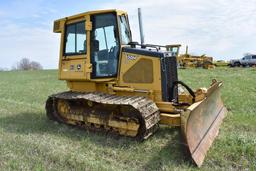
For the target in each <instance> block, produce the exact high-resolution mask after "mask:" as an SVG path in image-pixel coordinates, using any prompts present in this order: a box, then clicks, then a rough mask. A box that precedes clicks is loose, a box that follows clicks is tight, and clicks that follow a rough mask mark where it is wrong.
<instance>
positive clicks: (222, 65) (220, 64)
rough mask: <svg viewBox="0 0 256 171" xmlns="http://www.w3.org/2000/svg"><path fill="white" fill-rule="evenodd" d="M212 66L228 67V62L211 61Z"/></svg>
mask: <svg viewBox="0 0 256 171" xmlns="http://www.w3.org/2000/svg"><path fill="white" fill-rule="evenodd" d="M213 65H214V66H215V67H227V66H229V65H230V64H229V62H227V61H225V60H217V61H213Z"/></svg>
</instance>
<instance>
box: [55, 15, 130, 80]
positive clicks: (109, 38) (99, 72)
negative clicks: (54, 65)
mask: <svg viewBox="0 0 256 171" xmlns="http://www.w3.org/2000/svg"><path fill="white" fill-rule="evenodd" d="M54 32H55V33H62V36H61V38H62V41H61V42H62V43H61V49H62V50H61V52H60V63H59V68H60V79H62V80H90V79H99V78H115V77H116V76H117V73H118V63H119V56H120V51H121V48H122V46H125V45H128V43H129V42H131V40H132V38H131V31H130V28H129V23H128V17H127V14H126V13H125V12H122V11H118V10H102V11H91V12H86V13H82V14H78V15H75V16H70V17H66V18H63V19H60V20H56V21H55V22H54ZM88 75H89V76H88Z"/></svg>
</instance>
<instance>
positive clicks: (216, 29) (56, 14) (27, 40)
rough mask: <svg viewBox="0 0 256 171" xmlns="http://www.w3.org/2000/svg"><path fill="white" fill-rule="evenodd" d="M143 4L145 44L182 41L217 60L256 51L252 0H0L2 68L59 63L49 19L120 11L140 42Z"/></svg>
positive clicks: (196, 52) (194, 51)
mask: <svg viewBox="0 0 256 171" xmlns="http://www.w3.org/2000/svg"><path fill="white" fill-rule="evenodd" d="M138 7H140V8H142V13H143V24H144V25H143V26H144V34H145V42H146V43H149V44H161V45H167V44H177V43H178V44H182V49H181V52H182V53H184V51H185V46H186V45H188V46H189V52H190V53H191V54H194V55H202V54H207V55H209V56H213V57H214V58H215V59H224V60H229V59H233V58H241V57H242V56H243V54H244V53H256V43H255V42H256V0H245V1H241V0H214V1H212V0H178V1H177V0H157V1H155V0H139V1H138V0H129V1H124V0H108V1H103V0H93V1H89V0H76V1H70V0H50V1H49V0H22V1H21V0H12V1H7V0H0V23H1V24H0V51H1V53H0V61H1V62H0V68H11V67H12V66H13V65H15V64H16V63H17V62H18V61H19V60H20V59H22V58H25V57H26V58H29V59H31V60H33V61H37V62H39V63H41V64H42V65H43V67H44V68H45V69H55V68H57V67H58V57H59V56H58V54H59V41H60V35H59V34H56V33H53V32H52V27H53V21H54V20H56V19H59V18H63V17H66V16H70V15H74V14H77V13H82V12H86V11H89V10H98V9H114V8H117V9H121V10H125V11H127V12H128V14H129V19H130V25H131V29H132V34H133V40H134V41H138V42H139V41H140V38H139V28H138V17H137V8H138Z"/></svg>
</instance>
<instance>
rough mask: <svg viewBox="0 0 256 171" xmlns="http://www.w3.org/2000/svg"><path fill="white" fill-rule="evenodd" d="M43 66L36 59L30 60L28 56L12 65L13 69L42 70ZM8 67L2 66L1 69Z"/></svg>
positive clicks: (4, 69) (5, 69)
mask: <svg viewBox="0 0 256 171" xmlns="http://www.w3.org/2000/svg"><path fill="white" fill-rule="evenodd" d="M42 69H43V66H42V65H41V64H40V63H39V62H36V61H30V59H28V58H22V59H21V60H20V61H19V62H17V63H16V64H15V65H13V66H12V68H11V70H22V71H28V70H42ZM7 70H8V69H7V68H0V71H7Z"/></svg>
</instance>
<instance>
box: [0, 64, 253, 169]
mask: <svg viewBox="0 0 256 171" xmlns="http://www.w3.org/2000/svg"><path fill="white" fill-rule="evenodd" d="M179 77H180V80H183V81H185V82H186V83H187V84H189V85H191V86H192V87H193V88H197V87H207V86H208V85H209V83H210V82H211V79H213V78H217V79H218V80H223V81H224V87H223V89H222V98H223V100H224V103H225V105H226V107H227V108H228V109H229V113H228V115H227V117H226V118H225V120H224V123H223V124H222V126H221V129H220V134H219V136H218V138H217V139H216V141H215V142H214V144H213V146H212V147H211V149H210V151H209V152H208V154H207V157H206V160H205V162H204V164H203V166H202V170H230V169H235V170H244V169H249V170H255V169H256V86H255V85H256V70H255V69H249V68H247V69H240V68H239V69H230V68H217V69H215V70H203V69H187V70H179ZM0 78H1V80H0V168H1V170H197V168H196V167H195V166H194V165H192V164H191V162H189V161H188V160H187V158H186V157H185V155H184V153H183V151H182V149H181V148H182V146H181V141H180V139H181V137H180V133H179V129H177V128H167V127H161V129H159V130H158V132H157V133H156V134H155V135H154V136H152V137H151V138H149V139H148V140H146V141H144V142H136V141H132V140H131V139H129V138H123V137H122V138H120V137H113V136H109V135H106V134H104V133H92V132H88V131H85V130H81V129H77V128H74V127H70V126H66V125H60V124H58V123H55V122H52V121H49V120H48V119H47V118H46V116H45V110H44V103H45V100H46V99H47V96H48V95H50V94H53V93H56V92H60V91H64V90H67V88H66V85H65V82H63V81H58V80H57V71H28V72H0Z"/></svg>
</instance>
